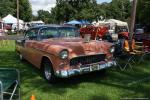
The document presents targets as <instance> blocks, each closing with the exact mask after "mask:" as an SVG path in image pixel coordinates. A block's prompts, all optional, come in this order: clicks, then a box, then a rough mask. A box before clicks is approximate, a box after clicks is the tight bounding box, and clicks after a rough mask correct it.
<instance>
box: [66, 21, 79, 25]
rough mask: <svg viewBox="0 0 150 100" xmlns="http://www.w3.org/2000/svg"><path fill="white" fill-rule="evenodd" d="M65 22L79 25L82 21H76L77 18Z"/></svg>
mask: <svg viewBox="0 0 150 100" xmlns="http://www.w3.org/2000/svg"><path fill="white" fill-rule="evenodd" d="M66 24H70V25H76V24H79V25H81V24H82V23H81V22H79V21H77V20H72V21H70V22H67V23H66Z"/></svg>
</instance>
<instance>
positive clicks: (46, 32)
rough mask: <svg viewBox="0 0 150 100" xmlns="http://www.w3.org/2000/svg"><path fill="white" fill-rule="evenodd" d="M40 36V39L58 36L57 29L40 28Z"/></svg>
mask: <svg viewBox="0 0 150 100" xmlns="http://www.w3.org/2000/svg"><path fill="white" fill-rule="evenodd" d="M40 36H41V38H42V39H48V38H55V37H58V31H57V29H56V28H43V29H42V30H40Z"/></svg>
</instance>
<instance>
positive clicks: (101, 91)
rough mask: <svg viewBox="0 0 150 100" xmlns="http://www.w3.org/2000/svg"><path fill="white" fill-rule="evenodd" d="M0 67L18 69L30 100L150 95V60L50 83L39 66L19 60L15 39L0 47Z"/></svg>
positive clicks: (24, 96) (102, 99)
mask: <svg viewBox="0 0 150 100" xmlns="http://www.w3.org/2000/svg"><path fill="white" fill-rule="evenodd" d="M0 67H5V68H18V69H19V70H20V73H21V90H22V99H23V100H27V99H28V100H29V98H30V96H31V95H32V94H34V95H35V97H36V100H118V99H121V98H127V97H128V98H150V62H149V61H148V60H147V61H145V62H144V63H142V64H136V65H134V66H133V71H131V70H127V71H123V72H122V71H120V70H116V69H109V70H107V72H106V73H103V72H102V71H99V72H95V73H90V74H86V75H81V76H76V77H73V78H69V79H61V80H60V81H59V82H58V83H56V84H53V85H52V84H49V83H47V82H46V81H45V80H44V79H43V77H42V76H41V73H40V71H39V70H38V69H36V68H35V67H33V66H32V65H31V64H30V63H28V62H26V61H24V62H22V61H20V60H19V57H18V55H17V54H16V52H15V42H14V41H11V42H10V41H9V45H8V46H6V47H3V48H1V47H0Z"/></svg>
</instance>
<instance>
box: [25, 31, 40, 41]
mask: <svg viewBox="0 0 150 100" xmlns="http://www.w3.org/2000/svg"><path fill="white" fill-rule="evenodd" d="M37 34H38V29H30V30H28V31H27V32H26V35H25V38H28V39H29V40H36V39H37Z"/></svg>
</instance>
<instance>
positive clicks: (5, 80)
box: [0, 68, 20, 100]
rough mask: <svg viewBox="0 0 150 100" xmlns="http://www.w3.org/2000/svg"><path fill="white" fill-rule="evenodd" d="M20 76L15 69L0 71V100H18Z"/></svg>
mask: <svg viewBox="0 0 150 100" xmlns="http://www.w3.org/2000/svg"><path fill="white" fill-rule="evenodd" d="M19 84H20V74H19V71H18V70H17V69H5V68H3V69H0V100H13V98H14V96H15V97H16V98H15V100H20V87H19Z"/></svg>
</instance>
